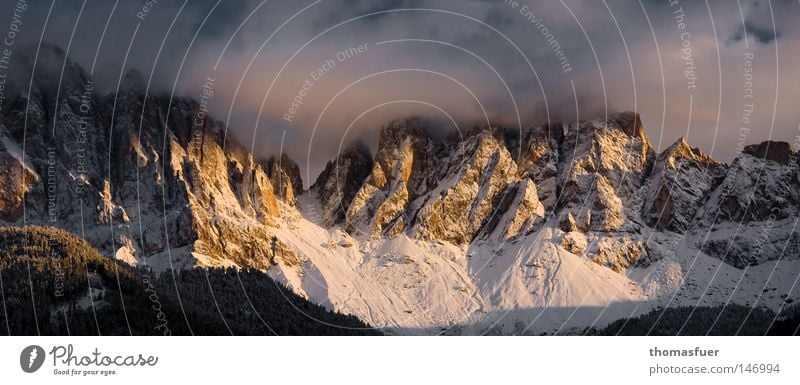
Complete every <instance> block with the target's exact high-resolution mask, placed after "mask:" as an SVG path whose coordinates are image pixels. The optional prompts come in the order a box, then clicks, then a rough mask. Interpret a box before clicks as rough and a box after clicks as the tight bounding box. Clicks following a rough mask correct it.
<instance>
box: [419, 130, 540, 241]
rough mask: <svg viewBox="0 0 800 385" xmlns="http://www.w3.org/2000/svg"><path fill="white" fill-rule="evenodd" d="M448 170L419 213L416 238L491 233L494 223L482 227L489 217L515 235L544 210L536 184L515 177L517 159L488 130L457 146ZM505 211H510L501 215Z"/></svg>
mask: <svg viewBox="0 0 800 385" xmlns="http://www.w3.org/2000/svg"><path fill="white" fill-rule="evenodd" d="M446 170H447V171H446V173H445V174H444V175H443V176H442V177H441V178H440V180H441V181H442V182H440V183H439V186H438V187H437V188H436V189H434V190H433V191H431V193H430V194H429V196H428V197H427V198H426V199H425V202H424V205H423V206H422V207H421V209H420V210H419V213H418V214H417V218H416V226H415V227H414V229H415V230H414V232H413V233H414V235H415V236H417V237H419V238H422V239H432V240H444V241H448V242H451V243H454V244H465V243H469V242H471V241H472V240H473V239H474V238H475V237H476V236H477V235H478V234H479V233H480V232H481V230H483V232H484V233H486V234H487V235H488V234H490V233H493V232H494V230H495V229H494V228H489V227H486V228H484V226H485V225H487V223H491V224H492V227H493V226H494V225H496V224H497V223H503V227H505V228H506V229H505V230H502V231H503V232H504V236H514V235H516V234H517V233H519V232H520V230H523V231H526V232H527V230H529V229H530V228H531V227H535V225H537V224H538V221H539V219H540V218H541V217H542V216H543V208H542V207H541V204H540V202H539V199H538V196H537V192H536V187H535V186H534V185H533V183H523V184H518V183H516V182H518V181H519V176H518V173H517V165H516V163H515V162H514V160H513V159H512V157H511V154H510V153H509V151H508V149H507V148H506V147H505V146H504V145H503V143H502V142H501V141H498V140H497V138H495V137H494V135H493V134H492V133H491V132H490V131H488V130H485V131H482V132H481V133H479V134H478V135H475V136H471V137H469V138H468V139H467V140H465V142H464V143H462V144H460V145H458V146H456V147H455V149H454V151H453V152H452V153H451V155H450V156H449V159H448V162H447V166H446ZM512 205H513V206H514V207H511V206H512ZM518 210H519V211H520V212H518ZM506 213H508V215H509V217H508V218H501V217H503V216H505V214H506ZM515 217H516V218H515ZM528 220H530V221H529V222H528V223H527V224H525V222H526V221H528Z"/></svg>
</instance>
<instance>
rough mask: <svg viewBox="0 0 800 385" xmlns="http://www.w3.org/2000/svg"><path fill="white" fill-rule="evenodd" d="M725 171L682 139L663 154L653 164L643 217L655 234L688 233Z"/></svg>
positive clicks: (724, 167)
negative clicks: (661, 231)
mask: <svg viewBox="0 0 800 385" xmlns="http://www.w3.org/2000/svg"><path fill="white" fill-rule="evenodd" d="M726 172H727V167H726V166H725V165H723V164H721V163H719V162H717V161H715V160H714V159H712V158H711V157H709V156H708V155H706V154H703V153H702V152H701V151H700V150H699V149H697V148H691V147H689V145H688V143H686V140H685V139H684V138H681V139H679V140H678V141H677V142H675V144H673V145H672V146H670V147H669V148H667V149H666V150H664V152H662V153H661V154H660V155H659V156H658V159H657V160H656V163H655V167H654V168H653V173H652V175H651V176H650V178H649V179H650V181H649V183H648V184H647V190H646V199H645V203H644V207H643V209H642V217H643V219H644V220H645V222H646V223H647V225H648V226H651V227H653V228H655V229H657V230H669V231H674V232H677V233H682V232H684V231H686V230H688V229H689V227H690V226H691V224H692V220H693V219H694V216H695V214H696V213H697V211H698V210H699V209H700V207H701V206H702V205H703V203H704V202H705V200H706V199H708V194H709V193H710V192H711V190H712V189H713V188H714V187H715V186H718V185H719V184H720V182H721V181H722V178H724V176H725V173H726Z"/></svg>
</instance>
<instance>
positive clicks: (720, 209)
mask: <svg viewBox="0 0 800 385" xmlns="http://www.w3.org/2000/svg"><path fill="white" fill-rule="evenodd" d="M794 156H795V155H794V154H792V152H791V148H790V146H789V145H788V143H784V142H764V143H761V144H758V145H752V146H747V147H745V151H743V152H742V153H741V154H740V155H739V156H738V157H737V158H736V159H734V161H733V162H732V164H731V166H730V168H729V170H728V173H727V174H726V176H725V178H724V180H723V181H722V182H721V183H720V184H719V185H718V186H717V187H716V189H715V190H714V192H713V193H712V194H711V195H710V198H709V199H708V201H707V202H706V203H705V205H704V207H703V209H702V212H701V213H698V215H697V217H698V218H697V223H698V225H697V226H698V227H699V229H698V232H700V233H702V234H700V235H702V236H699V237H698V238H697V239H696V245H697V246H698V247H699V248H701V249H702V250H703V252H705V253H707V254H709V255H712V256H715V257H717V258H720V259H722V260H724V261H725V262H727V263H729V264H732V265H734V266H737V267H740V268H741V267H744V266H747V265H751V264H758V263H761V262H763V261H767V260H774V259H780V258H793V257H796V256H797V255H800V254H799V253H800V238H798V237H797V236H796V234H795V231H793V230H792V229H793V226H794V225H793V223H794V221H795V219H796V218H797V216H798V215H800V183H798V178H797V175H798V165H797V163H796V162H794V161H793V158H794Z"/></svg>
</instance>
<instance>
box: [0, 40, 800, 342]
mask: <svg viewBox="0 0 800 385" xmlns="http://www.w3.org/2000/svg"><path fill="white" fill-rule="evenodd" d="M42 55H43V56H42ZM43 57H44V58H45V59H46V60H43V59H42V58H43ZM17 60H18V61H19V62H20V63H21V64H19V65H18V66H17V68H24V69H27V70H26V71H20V73H18V74H17V75H16V78H17V79H22V80H24V81H18V82H16V83H15V84H12V85H10V86H9V88H8V89H7V95H8V96H7V101H6V104H5V106H11V107H10V108H6V109H4V110H3V115H2V120H1V121H0V166H2V167H0V181H2V186H3V188H2V191H0V222H2V223H5V224H15V225H21V224H25V223H29V224H30V223H36V224H47V225H55V226H58V227H62V228H65V229H67V230H69V231H71V232H73V233H75V234H77V235H79V236H81V237H83V238H85V239H87V240H88V241H89V242H90V243H91V244H92V245H94V246H95V247H97V248H98V249H100V250H101V251H103V252H104V253H105V254H107V255H109V256H111V257H113V258H116V259H119V260H122V261H125V262H127V263H130V264H133V265H141V264H147V265H149V266H152V267H154V268H155V269H156V270H164V269H167V268H190V267H195V266H199V267H203V266H241V267H253V268H258V269H261V270H265V271H268V273H269V274H270V275H271V276H273V277H274V278H276V279H278V280H280V281H282V282H284V283H285V284H286V285H287V286H289V287H290V288H291V289H292V290H294V291H295V292H297V293H298V294H300V295H302V296H305V297H307V298H309V299H310V300H312V301H314V302H317V303H320V304H323V305H325V306H328V307H330V308H333V309H335V310H337V311H339V312H342V313H350V314H354V315H357V316H358V317H359V318H361V319H362V320H364V321H366V322H368V323H370V324H372V325H375V326H378V327H382V328H385V329H386V330H388V331H393V332H397V333H423V334H430V333H440V332H446V333H469V334H474V333H485V332H493V333H494V332H498V333H556V332H574V331H577V330H582V329H583V328H585V327H588V326H603V325H605V324H607V323H609V322H611V321H613V320H616V319H619V318H624V317H630V316H632V315H637V314H641V313H644V312H647V311H649V310H651V309H652V308H653V307H655V306H677V305H717V304H724V303H727V302H734V303H741V304H747V305H751V306H767V307H770V308H773V309H778V308H780V307H781V306H782V305H783V304H784V303H785V302H786V301H792V300H794V299H796V298H798V297H800V296H798V293H797V289H795V283H796V281H797V279H798V275H800V260H798V257H800V243H799V242H798V240H797V237H796V236H795V224H796V222H797V220H798V209H799V208H800V174H798V165H799V164H798V158H797V154H796V153H794V152H793V151H792V149H791V148H790V147H789V145H788V144H786V143H783V142H765V143H762V144H759V145H754V146H749V147H747V148H745V150H744V151H743V153H742V154H740V156H739V157H738V158H736V160H734V161H733V162H732V164H731V165H726V164H723V163H721V162H718V161H715V160H714V159H712V158H711V157H709V156H708V155H705V154H703V153H702V152H701V151H700V150H699V149H696V148H695V149H693V148H691V147H690V146H689V145H688V144H687V143H686V141H685V140H684V139H680V140H679V141H677V142H676V143H675V144H674V145H672V146H670V147H669V148H667V149H666V150H664V151H663V152H661V153H660V154H657V153H656V151H655V149H654V148H653V147H652V145H651V144H650V142H649V140H648V138H647V135H646V132H645V129H644V127H643V126H642V122H641V119H640V118H639V116H638V114H635V113H620V114H615V115H613V116H609V117H604V118H595V119H590V120H586V121H581V122H573V123H569V124H566V125H562V124H551V125H548V126H539V127H531V128H528V129H525V130H522V131H521V132H520V130H518V129H503V128H500V127H477V128H475V129H473V130H470V131H469V132H461V133H458V134H457V135H456V134H453V135H449V136H445V137H441V135H431V131H430V130H431V128H430V127H427V126H426V125H425V123H424V122H423V121H421V120H419V119H413V118H410V119H403V120H398V121H394V122H390V123H388V124H387V125H386V126H385V127H383V128H382V129H381V132H380V138H379V143H378V148H377V150H376V152H375V153H374V155H373V154H372V152H370V150H369V149H368V148H367V147H366V146H365V145H363V144H360V143H358V144H354V145H352V146H351V147H349V148H347V149H345V150H344V151H342V153H341V154H340V155H339V156H338V157H337V158H336V159H333V160H331V161H330V162H329V163H328V164H327V166H326V167H325V170H324V171H323V172H322V173H321V174H320V175H319V177H318V178H317V180H316V181H314V183H313V184H311V186H310V187H309V189H308V190H304V188H303V184H304V183H303V181H302V179H301V178H300V172H299V169H298V167H297V165H296V164H295V163H294V162H293V161H292V160H291V159H290V158H289V157H288V156H286V155H281V156H279V157H275V158H271V159H268V160H265V161H261V160H257V159H255V158H254V157H253V156H252V154H250V153H249V152H248V151H247V150H246V149H245V148H244V147H243V146H241V145H240V144H238V143H237V142H236V140H235V139H234V138H233V136H232V135H231V134H230V133H228V132H227V129H226V127H224V125H223V124H222V123H220V122H217V121H215V120H213V119H205V120H203V121H202V124H199V125H198V124H196V121H197V119H196V118H197V117H198V114H199V113H200V112H201V108H202V106H201V105H200V104H199V103H197V102H195V101H193V100H191V99H188V98H172V99H170V98H169V97H168V96H161V95H152V94H150V95H148V96H147V97H145V96H144V95H145V91H146V86H145V85H144V84H145V82H144V81H143V79H142V78H141V75H139V74H137V73H136V72H131V73H129V74H128V75H126V77H125V79H123V81H122V82H121V84H120V88H119V92H118V93H117V94H113V93H112V94H110V95H106V96H103V95H98V94H97V93H95V92H93V90H92V88H91V80H90V79H89V76H88V75H87V74H86V72H85V71H84V70H83V69H82V68H80V66H78V65H77V64H75V63H72V62H71V61H69V60H68V59H66V58H64V54H63V52H61V51H60V50H59V49H57V48H53V47H46V46H45V47H43V48H42V52H41V53H40V62H39V63H53V62H55V63H66V66H65V70H64V76H63V81H61V83H60V85H59V82H58V81H57V79H58V77H57V74H58V72H56V75H53V69H51V68H48V67H46V66H45V65H44V64H40V65H39V66H37V67H36V68H34V66H33V64H32V63H33V62H32V56H31V55H30V53H28V54H25V53H21V54H20V55H19V57H18V59H17ZM33 70H35V71H36V72H35V73H36V76H35V77H34V81H33V83H32V84H31V93H30V96H29V97H28V92H27V89H28V84H27V82H28V81H29V79H30V76H31V71H33ZM57 71H60V66H58V69H57ZM54 78H55V80H54ZM309 182H310V181H306V183H305V184H306V185H308V184H309Z"/></svg>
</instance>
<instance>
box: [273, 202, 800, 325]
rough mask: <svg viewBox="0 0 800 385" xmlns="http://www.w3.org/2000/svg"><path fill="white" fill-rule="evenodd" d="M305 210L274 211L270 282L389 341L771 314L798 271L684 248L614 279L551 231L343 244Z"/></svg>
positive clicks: (337, 231)
mask: <svg viewBox="0 0 800 385" xmlns="http://www.w3.org/2000/svg"><path fill="white" fill-rule="evenodd" d="M315 202H316V200H315V199H310V198H308V197H306V196H301V197H300V198H299V199H298V206H299V208H300V210H299V211H298V210H295V209H294V208H292V207H289V206H288V205H284V204H283V203H281V211H282V212H284V217H283V218H282V220H281V223H280V224H279V228H278V229H277V230H276V231H277V233H276V234H277V236H278V237H279V238H280V239H282V240H284V241H285V242H287V243H288V244H290V245H292V246H293V247H294V248H295V252H296V254H297V258H298V259H299V261H300V265H299V266H289V265H286V264H284V263H281V262H279V263H278V265H277V266H275V268H272V269H270V270H269V271H268V272H269V274H270V275H271V276H272V277H273V278H275V279H277V280H279V281H281V282H283V283H285V284H287V285H288V286H289V287H291V288H292V289H293V290H294V291H296V292H297V293H299V294H301V295H303V296H306V297H307V298H309V299H310V300H312V301H314V302H318V303H321V304H323V305H325V306H327V307H329V308H331V309H335V310H337V311H339V312H343V313H349V314H353V315H356V316H358V317H359V318H361V319H363V320H364V321H366V322H368V323H370V324H372V325H374V326H377V327H380V328H383V329H384V330H386V331H387V332H390V333H398V334H439V333H447V334H449V333H455V334H459V333H466V334H482V333H530V334H540V333H575V332H580V331H582V330H583V329H584V328H585V327H588V326H596V327H601V326H604V325H606V324H608V323H610V322H612V321H614V320H616V319H619V318H623V317H630V316H632V315H638V314H641V313H645V312H647V311H650V310H652V309H653V308H654V307H656V306H679V305H717V304H724V303H725V302H726V301H731V302H734V303H740V304H750V305H754V304H755V305H763V306H768V307H771V308H777V307H779V306H780V304H781V303H782V302H783V298H781V297H780V295H782V294H787V293H789V292H790V290H791V287H792V284H793V283H794V280H795V279H796V274H793V273H791V272H793V271H798V269H800V261H797V260H790V261H782V262H769V263H765V264H762V265H758V266H753V267H750V268H749V269H747V270H746V271H743V270H740V269H736V268H734V267H732V266H730V265H727V264H724V263H721V262H720V260H719V259H716V258H712V257H709V256H707V255H705V254H703V253H701V252H699V251H697V250H696V249H693V248H691V247H689V246H687V245H685V244H683V245H681V246H680V248H679V249H678V251H677V252H676V253H675V255H674V257H668V258H662V259H660V260H658V261H656V262H654V263H652V264H650V265H649V266H648V267H646V268H644V267H637V268H630V269H628V270H624V271H621V272H616V271H614V270H612V269H609V268H607V267H604V266H601V265H599V264H597V263H595V262H592V261H591V260H590V259H588V258H586V256H583V255H576V254H573V253H571V252H569V251H567V250H565V249H564V248H563V247H562V246H560V245H561V238H563V237H564V235H565V233H564V232H563V231H561V230H560V229H558V228H557V227H556V226H554V225H553V223H547V224H545V227H544V228H543V229H542V230H541V231H538V232H535V233H532V234H528V235H525V236H523V237H520V238H517V239H516V240H514V241H511V242H507V243H504V244H501V245H499V247H498V245H497V244H496V243H484V244H482V243H481V242H476V243H473V244H471V245H465V246H454V245H452V244H449V243H446V242H440V241H426V240H421V239H413V238H410V237H408V236H407V235H405V234H401V235H398V236H396V237H392V238H384V237H382V236H377V235H372V236H351V235H349V234H348V233H346V232H345V231H343V230H342V228H341V227H334V228H331V229H326V228H324V227H321V226H320V225H319V224H318V223H314V221H312V220H309V219H308V218H314V215H315V213H318V212H319V211H318V210H319V207H318V203H315ZM318 220H319V218H318V214H317V221H318ZM651 241H652V242H654V243H656V244H658V243H666V242H667V241H669V239H667V238H666V237H661V238H659V237H658V236H654V237H653V238H652V239H651ZM687 243H688V242H687ZM777 263H780V264H781V266H780V268H779V269H774V268H775V265H776V264H777ZM773 270H775V271H774V272H773ZM743 274H746V275H743ZM764 289H767V292H765V293H763V294H764V295H760V294H762V291H763V290H764ZM731 294H732V295H731ZM791 297H793V298H796V297H797V295H796V294H792V295H791Z"/></svg>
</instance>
